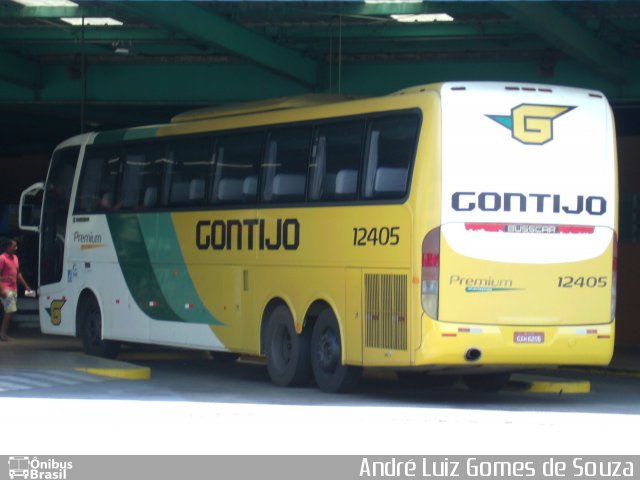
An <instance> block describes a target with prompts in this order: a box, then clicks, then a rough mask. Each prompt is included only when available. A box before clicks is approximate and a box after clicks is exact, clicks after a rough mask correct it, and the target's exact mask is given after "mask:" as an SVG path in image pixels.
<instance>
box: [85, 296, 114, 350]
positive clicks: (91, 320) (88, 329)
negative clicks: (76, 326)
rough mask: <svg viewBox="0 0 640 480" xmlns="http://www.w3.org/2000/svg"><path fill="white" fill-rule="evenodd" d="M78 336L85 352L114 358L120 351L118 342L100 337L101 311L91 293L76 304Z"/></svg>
mask: <svg viewBox="0 0 640 480" xmlns="http://www.w3.org/2000/svg"><path fill="white" fill-rule="evenodd" d="M78 319H79V321H80V338H81V339H82V348H83V349H84V351H85V353H87V354H89V355H94V356H96V357H103V358H116V357H117V356H118V352H119V351H120V342H115V341H113V340H104V339H103V338H102V313H101V312H100V306H99V305H98V301H97V300H96V298H95V297H94V296H93V295H86V296H84V297H82V298H81V299H80V304H79V305H78Z"/></svg>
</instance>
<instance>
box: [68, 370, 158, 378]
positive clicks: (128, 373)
mask: <svg viewBox="0 0 640 480" xmlns="http://www.w3.org/2000/svg"><path fill="white" fill-rule="evenodd" d="M75 370H76V371H78V372H85V373H90V374H91V375H99V376H102V377H109V378H119V379H123V380H149V379H150V378H151V369H150V368H148V367H136V368H95V367H91V368H84V367H76V368H75Z"/></svg>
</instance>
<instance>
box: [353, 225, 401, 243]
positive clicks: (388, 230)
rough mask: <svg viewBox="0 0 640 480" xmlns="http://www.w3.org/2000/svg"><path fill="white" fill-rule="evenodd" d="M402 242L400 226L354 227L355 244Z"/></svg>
mask: <svg viewBox="0 0 640 480" xmlns="http://www.w3.org/2000/svg"><path fill="white" fill-rule="evenodd" d="M398 243H400V227H373V228H363V227H354V228H353V245H354V246H356V247H366V246H367V245H383V246H386V245H398Z"/></svg>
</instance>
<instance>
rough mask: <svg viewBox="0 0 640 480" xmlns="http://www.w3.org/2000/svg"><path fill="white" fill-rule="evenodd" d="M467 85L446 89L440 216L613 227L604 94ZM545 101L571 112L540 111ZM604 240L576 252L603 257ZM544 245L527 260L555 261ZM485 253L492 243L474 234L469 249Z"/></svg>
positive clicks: (611, 153) (454, 219)
mask: <svg viewBox="0 0 640 480" xmlns="http://www.w3.org/2000/svg"><path fill="white" fill-rule="evenodd" d="M447 87H449V88H447ZM463 88H464V89H461V88H460V87H459V88H456V85H455V84H451V85H445V86H444V87H443V89H442V124H443V128H442V198H443V202H442V224H448V223H456V222H457V223H465V222H483V223H498V222H500V223H515V224H518V223H533V224H548V225H585V226H604V227H608V228H610V229H612V228H613V227H614V225H615V217H614V214H615V210H616V209H615V207H616V198H615V172H616V170H615V146H614V144H613V142H614V139H615V136H614V132H613V128H614V127H613V123H612V116H611V112H610V109H609V106H608V103H607V101H606V99H605V98H604V96H603V95H601V94H599V93H597V92H590V91H588V90H581V89H574V88H566V87H548V86H545V87H542V86H540V87H539V86H536V85H520V86H509V85H505V84H498V83H495V84H493V83H481V84H473V83H470V84H464V87H463ZM541 106H542V107H545V106H549V107H564V108H566V109H567V110H565V111H563V112H562V113H560V114H558V113H557V112H558V111H561V110H555V111H554V110H550V111H549V112H543V113H540V110H539V109H536V108H535V107H541ZM527 112H530V113H529V114H528V113H527ZM527 115H530V117H528V116H527ZM538 115H546V118H544V117H542V118H541V117H539V116H538ZM552 115H556V116H555V117H552ZM528 133H531V135H530V136H527V134H528ZM525 142H527V143H525ZM525 236H527V234H521V235H520V236H519V237H518V241H526V240H528V239H523V237H525ZM541 237H542V236H541V235H537V236H534V237H531V238H533V239H534V241H539V240H540V239H541ZM554 238H555V239H556V240H554V241H556V242H558V243H559V244H560V243H561V242H562V236H561V235H558V236H554ZM603 241H604V240H600V241H598V242H595V243H593V244H591V245H592V247H591V248H592V251H590V252H582V253H578V252H576V253H575V256H578V257H580V256H593V255H597V254H598V253H600V252H598V249H600V248H601V247H602V242H603ZM559 246H560V248H561V245H559ZM538 250H540V251H537V252H536V253H535V255H538V257H537V258H529V259H521V260H524V261H529V262H543V263H545V262H554V261H556V254H555V253H554V252H552V251H549V252H546V251H542V250H541V249H538ZM484 251H485V244H484V243H483V244H479V243H474V242H467V245H466V246H465V248H464V251H463V252H461V253H464V254H466V255H471V256H481V255H483V252H484ZM564 253H566V252H563V254H564ZM546 255H549V257H545V256H546Z"/></svg>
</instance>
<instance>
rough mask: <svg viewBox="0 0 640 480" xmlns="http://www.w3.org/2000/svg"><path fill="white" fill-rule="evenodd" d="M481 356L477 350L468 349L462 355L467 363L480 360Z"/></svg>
mask: <svg viewBox="0 0 640 480" xmlns="http://www.w3.org/2000/svg"><path fill="white" fill-rule="evenodd" d="M481 356H482V352H481V351H480V350H478V349H477V348H470V349H469V350H467V351H466V352H465V353H464V359H465V360H466V361H467V362H475V361H478V360H480V357H481Z"/></svg>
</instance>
